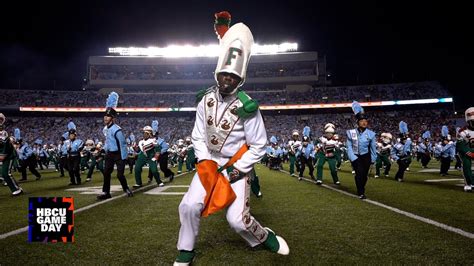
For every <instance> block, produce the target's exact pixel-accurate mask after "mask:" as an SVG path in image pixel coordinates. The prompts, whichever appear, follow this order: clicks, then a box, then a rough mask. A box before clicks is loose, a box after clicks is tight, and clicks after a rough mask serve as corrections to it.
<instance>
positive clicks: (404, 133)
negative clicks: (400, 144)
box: [398, 121, 408, 139]
mask: <svg viewBox="0 0 474 266" xmlns="http://www.w3.org/2000/svg"><path fill="white" fill-rule="evenodd" d="M398 128H399V129H400V139H407V138H408V124H407V123H406V122H404V121H400V124H399V125H398Z"/></svg>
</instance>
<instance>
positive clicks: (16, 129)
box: [13, 128, 22, 142]
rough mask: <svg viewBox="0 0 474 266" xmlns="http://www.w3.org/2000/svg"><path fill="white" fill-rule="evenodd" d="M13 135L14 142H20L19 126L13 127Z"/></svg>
mask: <svg viewBox="0 0 474 266" xmlns="http://www.w3.org/2000/svg"><path fill="white" fill-rule="evenodd" d="M13 136H14V137H15V141H16V142H21V141H22V139H21V132H20V129H19V128H15V130H14V131H13Z"/></svg>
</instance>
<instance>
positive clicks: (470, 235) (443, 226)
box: [280, 170, 474, 239]
mask: <svg viewBox="0 0 474 266" xmlns="http://www.w3.org/2000/svg"><path fill="white" fill-rule="evenodd" d="M280 171H281V172H284V173H287V174H290V173H289V172H287V171H284V170H280ZM303 180H304V181H307V182H310V183H313V184H316V181H314V180H311V179H308V178H303ZM321 186H322V187H324V188H327V189H330V190H333V191H336V192H339V193H341V194H344V195H346V196H350V197H353V198H357V199H358V198H359V197H358V196H356V195H354V194H351V193H348V192H346V191H343V190H340V189H337V188H334V187H332V186H328V185H324V184H322V185H321ZM363 201H365V202H367V203H370V204H373V205H376V206H379V207H382V208H385V209H387V210H390V211H393V212H396V213H398V214H401V215H404V216H406V217H410V218H412V219H415V220H418V221H421V222H424V223H427V224H431V225H434V226H436V227H439V228H441V229H444V230H446V231H450V232H453V233H456V234H459V235H462V236H464V237H467V238H470V239H474V234H473V233H469V232H466V231H464V230H462V229H459V228H456V227H452V226H449V225H446V224H443V223H440V222H437V221H434V220H431V219H428V218H425V217H422V216H419V215H416V214H414V213H411V212H407V211H404V210H400V209H397V208H395V207H392V206H388V205H386V204H383V203H380V202H378V201H375V200H370V199H364V200H363Z"/></svg>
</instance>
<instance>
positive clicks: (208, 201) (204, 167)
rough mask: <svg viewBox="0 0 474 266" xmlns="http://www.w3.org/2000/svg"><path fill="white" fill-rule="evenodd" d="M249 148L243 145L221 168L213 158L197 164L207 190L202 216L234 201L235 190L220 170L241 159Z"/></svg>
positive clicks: (200, 177)
mask: <svg viewBox="0 0 474 266" xmlns="http://www.w3.org/2000/svg"><path fill="white" fill-rule="evenodd" d="M247 150H248V147H247V145H243V146H242V148H240V150H239V151H238V152H237V153H236V154H234V156H232V158H230V160H229V161H228V162H227V163H226V164H225V165H224V166H223V167H220V168H219V169H217V163H216V162H214V161H212V160H204V161H202V162H200V163H198V164H197V166H196V168H197V173H198V175H199V179H200V180H201V183H202V185H203V187H204V189H205V190H206V198H205V199H204V209H203V210H202V213H201V216H203V217H207V216H209V215H210V214H213V213H215V212H217V211H219V210H221V209H223V208H225V207H227V206H229V205H230V204H231V203H232V202H234V200H235V198H236V195H235V193H234V190H232V187H231V186H230V183H229V181H228V180H227V179H226V178H225V177H224V176H223V175H222V174H221V173H220V172H221V171H222V170H224V169H225V168H227V167H229V166H231V165H232V164H234V163H235V162H236V161H237V160H239V159H240V158H241V157H242V155H243V154H244V153H245V152H246V151H247Z"/></svg>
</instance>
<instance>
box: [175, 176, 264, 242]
mask: <svg viewBox="0 0 474 266" xmlns="http://www.w3.org/2000/svg"><path fill="white" fill-rule="evenodd" d="M222 174H223V175H224V176H225V177H226V178H227V173H226V172H225V171H223V173H222ZM231 187H232V189H233V190H234V192H235V195H236V196H237V198H236V199H235V201H234V202H233V203H232V204H231V205H230V206H229V207H228V208H227V213H226V218H227V222H229V225H230V227H231V228H232V229H234V231H235V232H237V233H238V234H239V235H240V236H242V237H243V238H244V239H245V240H246V241H247V243H248V244H249V245H250V246H251V247H254V246H256V245H258V244H261V243H263V242H264V241H265V240H266V239H267V236H268V232H267V231H266V230H265V229H264V228H263V227H262V226H261V225H260V224H259V223H258V222H257V220H255V219H254V218H253V216H252V215H250V177H248V176H246V177H245V178H242V179H240V180H239V181H237V182H235V183H233V184H231ZM205 197H206V191H205V190H204V187H203V186H202V184H201V180H200V179H199V176H198V174H197V173H196V174H195V175H194V177H193V180H192V182H191V186H190V187H189V190H188V192H187V193H186V194H185V195H184V197H183V199H182V200H181V203H180V204H179V220H180V221H181V227H180V229H179V239H178V245H177V247H178V250H188V251H191V250H193V249H194V244H195V243H196V237H197V235H198V233H199V223H200V221H201V211H202V210H203V208H204V199H205Z"/></svg>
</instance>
